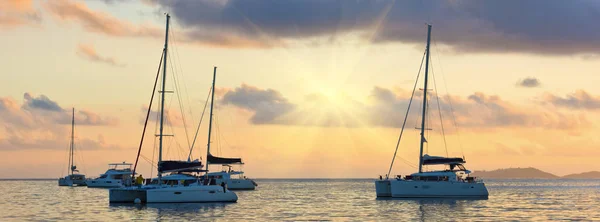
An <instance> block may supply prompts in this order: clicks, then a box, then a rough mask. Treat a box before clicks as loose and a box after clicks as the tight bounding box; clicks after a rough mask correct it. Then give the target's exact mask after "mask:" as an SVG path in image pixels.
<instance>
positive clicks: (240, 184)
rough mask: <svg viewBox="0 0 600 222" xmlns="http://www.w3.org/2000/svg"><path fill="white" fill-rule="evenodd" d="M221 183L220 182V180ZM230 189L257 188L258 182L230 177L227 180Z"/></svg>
mask: <svg viewBox="0 0 600 222" xmlns="http://www.w3.org/2000/svg"><path fill="white" fill-rule="evenodd" d="M219 183H220V182H219ZM226 183H227V189H229V190H255V189H256V183H255V182H254V181H253V180H246V179H229V180H227V181H226Z"/></svg>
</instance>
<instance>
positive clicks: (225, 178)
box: [188, 67, 258, 190]
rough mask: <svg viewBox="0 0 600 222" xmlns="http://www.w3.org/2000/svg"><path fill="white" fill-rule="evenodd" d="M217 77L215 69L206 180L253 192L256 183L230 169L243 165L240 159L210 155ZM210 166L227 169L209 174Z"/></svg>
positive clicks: (242, 173)
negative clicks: (219, 166)
mask: <svg viewBox="0 0 600 222" xmlns="http://www.w3.org/2000/svg"><path fill="white" fill-rule="evenodd" d="M216 79H217V76H216V67H215V75H213V84H212V91H211V92H212V93H211V102H210V114H209V116H210V119H209V124H208V145H207V152H206V175H205V176H206V179H208V180H215V181H216V182H217V184H226V185H227V188H228V189H229V190H255V189H256V186H258V184H256V182H254V180H252V179H249V178H246V177H245V176H244V172H243V171H241V170H240V171H235V170H232V169H231V167H232V166H231V165H234V164H235V165H243V164H244V162H242V159H241V158H225V157H218V156H213V155H212V154H211V153H210V144H211V142H210V139H211V133H212V125H213V106H214V105H213V104H214V100H215V93H214V92H215V90H214V89H215V82H216ZM190 155H191V149H190ZM189 159H190V158H189V157H188V160H189ZM210 164H213V165H222V166H223V167H227V168H228V170H227V171H225V170H222V171H218V172H212V173H209V169H208V166H209V165H210Z"/></svg>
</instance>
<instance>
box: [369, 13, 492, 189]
mask: <svg viewBox="0 0 600 222" xmlns="http://www.w3.org/2000/svg"><path fill="white" fill-rule="evenodd" d="M430 41H431V25H429V24H428V25H427V47H426V49H425V50H426V51H425V55H424V57H425V77H424V78H425V79H424V87H423V102H422V104H423V108H422V115H421V127H420V128H419V129H420V130H421V133H420V137H421V142H420V152H419V172H417V173H413V174H411V175H407V176H404V177H402V176H400V175H398V176H396V178H389V174H390V172H391V170H392V166H393V164H394V160H395V158H396V154H397V152H398V146H399V144H400V139H401V138H402V133H403V132H404V126H405V124H406V120H407V117H408V114H409V111H410V105H411V103H412V99H413V97H414V92H415V90H414V89H413V96H411V100H410V102H409V105H408V110H407V112H406V116H405V118H404V124H403V126H402V131H401V132H400V138H399V139H398V144H397V145H396V152H395V153H394V156H393V158H392V164H391V165H390V169H389V171H388V174H386V176H385V177H382V176H380V177H379V180H376V181H375V190H376V194H377V197H395V198H448V197H451V198H486V199H487V197H488V190H487V188H486V187H485V183H484V182H483V181H482V180H480V179H477V178H474V177H470V176H469V174H470V173H471V171H469V170H467V169H466V168H465V167H464V166H463V164H464V163H466V161H465V160H464V157H463V158H460V157H439V156H429V155H428V154H425V155H423V146H424V144H425V143H427V139H426V137H425V130H426V126H427V125H426V119H427V108H428V107H427V104H428V102H427V91H428V88H427V81H428V70H429V58H430V55H429V46H430ZM417 81H418V77H417ZM416 85H417V83H416V82H415V89H416ZM440 115H441V114H440ZM440 119H441V116H440ZM442 129H443V128H442ZM434 165H441V166H444V167H446V169H445V170H437V171H424V170H423V166H434Z"/></svg>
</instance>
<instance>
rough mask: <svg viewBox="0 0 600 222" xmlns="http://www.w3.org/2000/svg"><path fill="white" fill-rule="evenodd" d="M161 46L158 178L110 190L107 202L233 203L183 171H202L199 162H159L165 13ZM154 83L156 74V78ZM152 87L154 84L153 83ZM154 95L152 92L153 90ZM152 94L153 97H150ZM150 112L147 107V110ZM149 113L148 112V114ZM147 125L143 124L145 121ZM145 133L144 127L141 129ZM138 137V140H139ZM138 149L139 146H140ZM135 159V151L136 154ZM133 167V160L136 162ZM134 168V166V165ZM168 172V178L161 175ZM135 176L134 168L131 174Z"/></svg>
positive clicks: (217, 189)
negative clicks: (138, 184) (142, 184)
mask: <svg viewBox="0 0 600 222" xmlns="http://www.w3.org/2000/svg"><path fill="white" fill-rule="evenodd" d="M166 19H167V22H166V34H165V47H164V49H163V55H162V62H163V64H162V68H163V70H162V71H163V74H162V89H161V90H160V93H161V95H162V96H161V102H160V123H159V124H160V129H159V134H158V137H159V151H158V164H157V165H158V178H157V179H156V180H155V182H153V183H150V184H147V185H144V186H141V185H140V186H132V187H124V188H113V189H110V190H109V202H110V203H142V202H146V203H202V202H236V201H237V199H238V197H237V195H236V194H235V193H234V192H231V191H229V190H227V189H226V187H225V186H219V185H211V184H213V183H210V181H206V182H208V183H207V184H204V183H203V181H200V179H199V178H197V177H194V176H192V175H189V174H184V173H185V172H202V167H203V165H202V162H200V161H177V160H163V157H162V154H163V137H164V136H166V135H164V134H163V125H164V114H165V110H164V107H165V82H166V80H167V78H166V75H167V55H168V53H167V52H168V38H169V19H170V16H169V14H166ZM157 80H158V75H157ZM155 86H156V83H155ZM153 92H154V90H153ZM153 95H154V94H153ZM149 110H150V108H149ZM149 113H150V112H149V111H148V114H149ZM146 123H147V121H146ZM144 132H145V126H144ZM143 138H144V137H143V135H142V140H143ZM140 149H141V143H140ZM138 158H139V151H138ZM136 164H137V161H136ZM136 166H137V165H136ZM166 173H171V175H165V176H164V177H163V174H166ZM134 174H135V166H134V171H133V173H132V175H134Z"/></svg>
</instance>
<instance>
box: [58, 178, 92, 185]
mask: <svg viewBox="0 0 600 222" xmlns="http://www.w3.org/2000/svg"><path fill="white" fill-rule="evenodd" d="M58 186H86V181H85V179H82V180H77V179H75V180H73V179H70V178H59V179H58Z"/></svg>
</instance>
